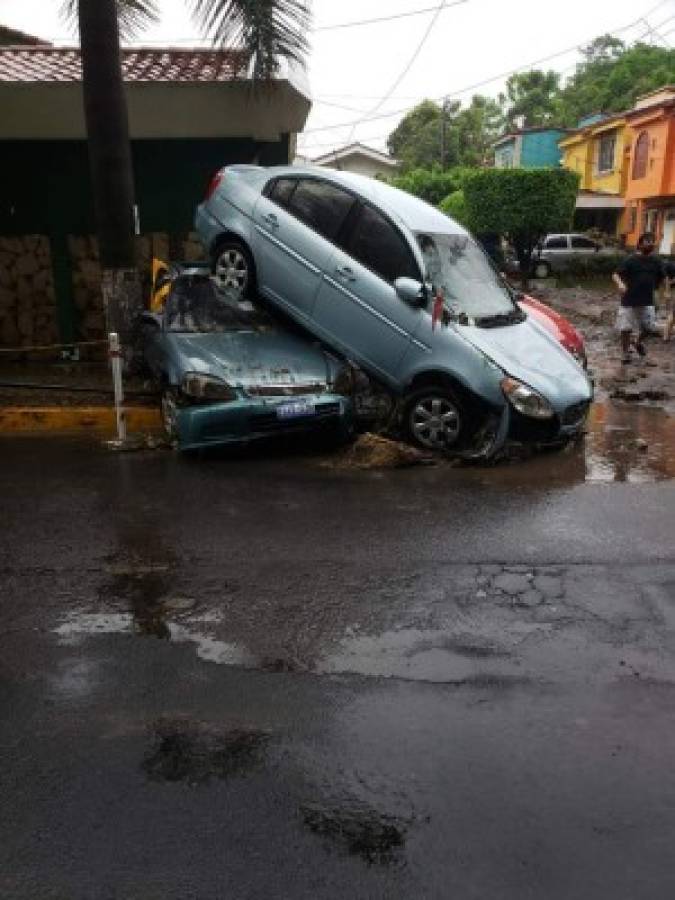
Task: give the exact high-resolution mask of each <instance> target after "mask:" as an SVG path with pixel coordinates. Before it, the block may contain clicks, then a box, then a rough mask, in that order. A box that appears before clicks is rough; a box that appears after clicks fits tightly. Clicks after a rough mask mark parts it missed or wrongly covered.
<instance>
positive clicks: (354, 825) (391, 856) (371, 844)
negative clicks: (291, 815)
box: [301, 803, 410, 865]
mask: <svg viewBox="0 0 675 900" xmlns="http://www.w3.org/2000/svg"><path fill="white" fill-rule="evenodd" d="M301 812H302V817H303V820H304V822H305V825H306V826H307V827H308V828H309V829H310V831H313V832H314V834H317V835H320V836H321V837H324V838H328V839H330V840H331V841H334V842H336V843H337V844H339V845H340V846H342V847H343V848H344V849H345V850H346V851H347V852H348V853H351V854H353V855H354V856H360V857H361V858H362V859H364V860H365V861H366V862H368V863H371V864H379V865H390V864H391V863H393V862H396V861H397V859H398V857H399V854H400V851H401V848H402V847H403V846H404V845H405V840H406V834H407V830H408V827H409V824H410V823H405V822H402V821H400V820H398V819H395V818H393V817H391V816H384V815H382V814H380V813H378V812H377V811H376V810H374V809H371V808H370V807H368V806H366V805H365V804H363V803H353V804H350V805H349V806H345V807H341V808H337V809H331V808H326V807H324V806H320V805H318V804H316V805H315V804H306V805H305V806H303V807H302V810H301Z"/></svg>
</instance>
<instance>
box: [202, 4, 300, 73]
mask: <svg viewBox="0 0 675 900" xmlns="http://www.w3.org/2000/svg"><path fill="white" fill-rule="evenodd" d="M189 2H190V5H191V6H192V13H193V16H194V19H195V21H196V22H197V24H198V25H199V27H200V28H201V29H202V31H203V32H204V33H205V34H206V36H207V37H209V38H211V39H212V40H213V43H214V44H215V45H218V46H221V47H223V46H227V47H236V48H241V49H243V50H245V51H247V52H248V53H249V54H250V55H251V58H252V59H253V77H254V78H261V79H266V78H270V77H271V76H272V75H274V73H275V72H276V71H277V68H278V61H279V59H287V60H291V61H293V62H298V63H301V64H304V61H305V57H306V54H307V52H308V50H309V41H308V34H309V27H310V23H311V10H310V5H309V2H308V0H189Z"/></svg>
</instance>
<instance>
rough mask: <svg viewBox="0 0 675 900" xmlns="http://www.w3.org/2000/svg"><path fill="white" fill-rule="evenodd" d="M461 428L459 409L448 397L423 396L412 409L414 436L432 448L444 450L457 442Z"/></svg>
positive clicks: (411, 425) (412, 430)
mask: <svg viewBox="0 0 675 900" xmlns="http://www.w3.org/2000/svg"><path fill="white" fill-rule="evenodd" d="M460 430H461V421H460V417H459V410H458V409H457V407H456V406H455V404H454V403H453V402H452V400H450V399H449V398H448V397H438V396H433V395H432V396H428V397H423V398H421V399H420V400H418V402H417V403H415V405H414V406H413V407H412V409H411V410H410V431H411V433H412V435H413V437H414V438H415V440H416V441H417V442H418V443H419V444H422V446H424V447H429V449H431V450H444V449H446V448H447V447H451V446H453V445H454V444H456V443H457V439H458V438H459V434H460Z"/></svg>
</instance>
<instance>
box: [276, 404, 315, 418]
mask: <svg viewBox="0 0 675 900" xmlns="http://www.w3.org/2000/svg"><path fill="white" fill-rule="evenodd" d="M313 415H314V404H313V403H309V402H308V401H306V400H296V401H295V402H294V403H282V404H281V405H280V406H277V418H279V419H297V418H299V417H300V416H313Z"/></svg>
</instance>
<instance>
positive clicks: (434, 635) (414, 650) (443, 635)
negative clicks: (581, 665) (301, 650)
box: [316, 628, 513, 684]
mask: <svg viewBox="0 0 675 900" xmlns="http://www.w3.org/2000/svg"><path fill="white" fill-rule="evenodd" d="M486 666H487V667H489V672H488V673H487V674H489V675H491V676H493V677H495V678H504V677H506V676H507V675H508V674H510V673H511V671H512V670H513V664H512V662H511V654H510V653H509V652H508V651H507V650H505V649H503V648H501V647H499V646H497V645H496V644H494V643H491V642H490V641H487V640H482V639H481V638H480V637H478V638H476V637H475V636H471V635H467V636H466V637H462V636H461V635H450V634H448V633H447V631H420V630H417V629H414V628H404V629H401V630H398V631H387V632H384V633H383V634H377V635H359V636H357V637H354V636H349V637H348V638H346V639H345V640H344V641H342V643H341V644H340V645H339V647H338V648H337V649H336V651H335V652H334V653H331V654H330V655H329V656H326V657H324V659H322V660H321V662H320V663H319V664H318V665H317V667H316V671H317V672H320V673H321V674H333V675H337V674H346V673H349V674H356V675H364V676H371V677H372V676H376V677H378V678H401V679H405V680H410V681H425V682H429V683H453V684H454V683H457V682H462V683H463V682H470V681H472V680H473V679H475V678H476V677H478V676H479V675H485V674H486Z"/></svg>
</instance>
